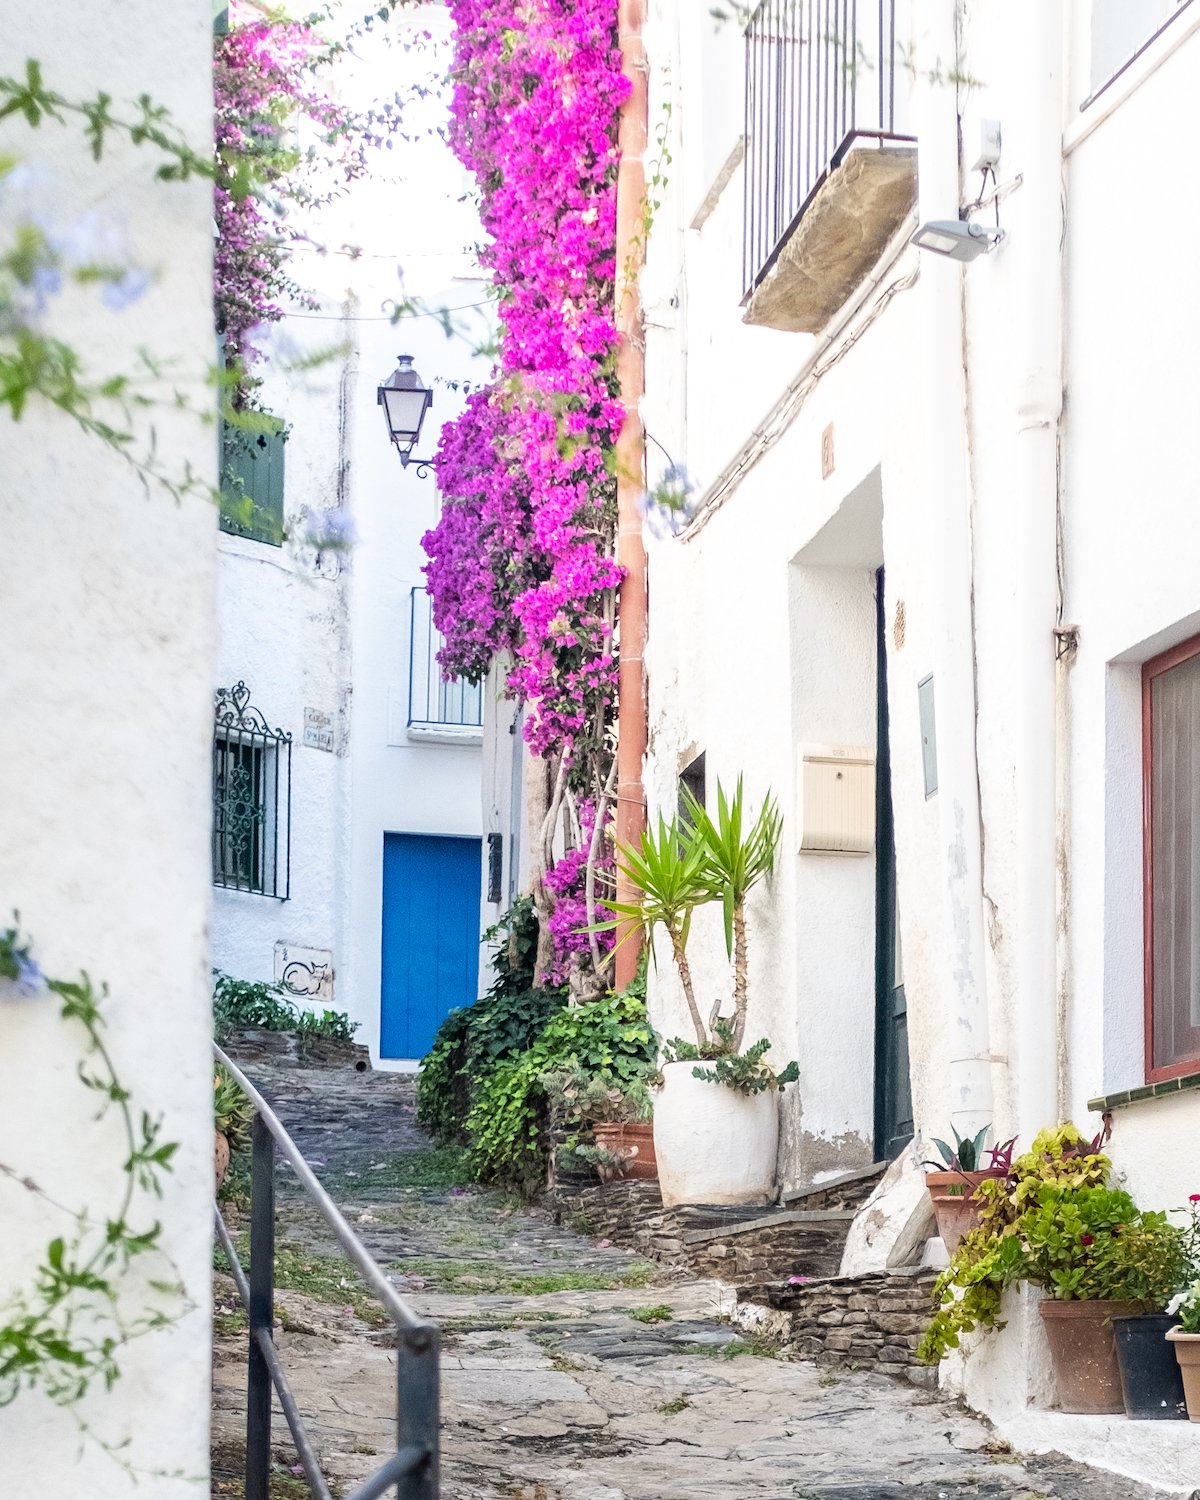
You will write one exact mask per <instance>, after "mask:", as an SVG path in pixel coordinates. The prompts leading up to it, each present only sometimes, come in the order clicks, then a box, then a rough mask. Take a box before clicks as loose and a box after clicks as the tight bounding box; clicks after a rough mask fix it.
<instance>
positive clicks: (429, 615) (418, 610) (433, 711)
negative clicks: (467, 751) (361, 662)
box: [408, 587, 483, 744]
mask: <svg viewBox="0 0 1200 1500" xmlns="http://www.w3.org/2000/svg"><path fill="white" fill-rule="evenodd" d="M444 644H445V642H444V640H443V639H442V636H441V634H440V632H439V631H438V629H437V626H436V625H434V623H433V600H432V599H431V598H430V597H429V595H428V594H427V593H426V592H425V590H424V589H423V588H420V587H416V588H414V589H413V591H412V606H411V628H410V630H409V637H408V649H409V657H408V733H409V737H410V738H413V739H435V740H442V741H459V742H465V743H467V744H478V743H479V740H480V738H481V732H482V729H483V685H482V683H478V682H468V681H467V679H466V678H465V677H451V678H446V677H443V676H442V669H441V667H440V665H439V664H438V659H437V654H438V652H439V651H440V650H441V648H442V646H443V645H444Z"/></svg>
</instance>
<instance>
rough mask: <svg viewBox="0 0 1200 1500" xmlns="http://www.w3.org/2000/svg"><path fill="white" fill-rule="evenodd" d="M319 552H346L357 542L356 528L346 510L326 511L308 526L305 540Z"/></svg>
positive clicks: (339, 507)
mask: <svg viewBox="0 0 1200 1500" xmlns="http://www.w3.org/2000/svg"><path fill="white" fill-rule="evenodd" d="M306 540H307V542H308V544H309V546H310V547H316V548H317V550H318V551H320V552H347V551H349V549H350V548H351V547H353V546H355V545H356V544H357V542H358V528H357V527H356V526H355V524H354V517H353V516H352V515H351V514H350V512H349V511H348V510H345V509H343V508H342V507H341V506H338V507H337V508H335V509H334V510H327V511H325V512H323V514H322V515H320V516H318V517H317V518H316V519H315V520H314V521H313V522H312V523H310V525H309V530H308V536H307V538H306Z"/></svg>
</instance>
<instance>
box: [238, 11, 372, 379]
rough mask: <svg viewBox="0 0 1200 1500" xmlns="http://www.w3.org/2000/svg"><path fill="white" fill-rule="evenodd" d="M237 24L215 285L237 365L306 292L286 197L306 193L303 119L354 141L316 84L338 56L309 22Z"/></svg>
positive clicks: (257, 19) (335, 138)
mask: <svg viewBox="0 0 1200 1500" xmlns="http://www.w3.org/2000/svg"><path fill="white" fill-rule="evenodd" d="M250 14H251V15H252V17H253V19H249V20H247V21H246V22H244V23H239V22H237V19H236V9H235V11H234V20H235V24H234V25H233V27H232V28H231V30H230V31H229V32H228V33H227V34H226V35H224V36H219V37H217V38H216V41H215V45H214V55H213V94H214V119H213V132H214V146H215V150H216V158H217V174H216V184H215V188H214V216H215V219H216V228H217V240H216V246H215V250H214V282H215V303H216V318H217V327H218V329H219V330H220V331H221V333H223V334H224V336H225V356H226V360H227V362H228V363H229V364H231V365H232V364H234V363H236V362H237V361H239V360H240V361H241V362H242V364H243V365H246V364H249V363H250V362H252V360H253V359H254V357H255V351H254V349H253V346H252V344H251V342H250V340H249V337H248V335H249V334H250V332H251V330H252V329H254V328H256V327H257V326H258V325H260V324H263V323H272V322H275V321H277V320H278V319H279V318H281V317H282V316H283V309H282V307H281V306H280V299H281V298H283V297H286V296H297V295H299V297H300V300H302V301H304V300H309V299H305V298H304V297H303V294H301V293H300V289H299V288H298V287H296V285H295V283H294V282H293V281H292V280H291V278H290V277H289V276H288V274H287V269H286V267H287V256H288V248H289V237H288V234H287V232H286V229H285V225H284V220H283V213H282V209H281V207H280V202H281V200H284V199H287V198H296V197H302V196H303V192H302V190H301V189H300V187H299V179H298V177H297V175H296V174H297V172H298V169H306V162H305V160H304V159H303V158H301V156H300V155H299V153H298V152H297V151H296V150H295V149H294V148H293V147H292V146H291V145H290V143H289V142H288V139H287V137H288V132H289V131H290V130H291V128H292V125H293V121H294V117H295V116H296V115H297V114H299V115H301V116H302V117H304V118H305V119H307V120H308V121H310V122H312V123H313V124H314V125H315V126H316V127H317V130H318V131H319V133H320V134H321V136H322V138H323V140H324V141H325V142H326V143H327V144H334V143H337V142H339V141H342V140H344V139H345V136H346V132H347V130H348V128H349V121H348V119H347V117H346V115H345V114H344V112H343V111H342V110H340V109H339V107H338V106H336V105H334V104H333V103H332V102H331V101H330V100H329V99H327V98H326V97H325V95H324V94H323V93H322V91H321V89H320V87H319V86H318V84H317V82H316V79H315V76H314V75H315V70H316V68H317V66H318V64H319V62H321V61H324V60H326V59H327V58H328V56H329V49H328V46H327V44H326V43H325V41H324V40H323V39H322V38H321V37H320V36H319V35H318V34H317V33H316V32H315V31H314V30H313V28H312V27H311V26H308V25H306V24H304V23H302V22H298V21H288V20H284V19H281V18H278V17H277V18H274V19H264V18H263V17H262V16H261V13H260V12H258V11H257V10H255V11H253V12H251V13H250Z"/></svg>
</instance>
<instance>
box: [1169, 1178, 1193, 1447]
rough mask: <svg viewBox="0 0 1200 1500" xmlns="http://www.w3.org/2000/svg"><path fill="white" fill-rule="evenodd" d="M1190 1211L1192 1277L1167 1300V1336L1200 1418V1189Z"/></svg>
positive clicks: (1190, 1404) (1188, 1239) (1187, 1235)
mask: <svg viewBox="0 0 1200 1500" xmlns="http://www.w3.org/2000/svg"><path fill="white" fill-rule="evenodd" d="M1189 1213H1190V1215H1191V1224H1190V1226H1189V1227H1188V1228H1187V1229H1186V1230H1185V1231H1184V1236H1185V1242H1186V1244H1187V1247H1188V1251H1189V1274H1190V1276H1191V1280H1190V1281H1189V1282H1188V1284H1187V1285H1186V1286H1185V1287H1184V1288H1183V1290H1182V1291H1181V1292H1179V1293H1178V1294H1177V1295H1176V1296H1175V1297H1173V1298H1172V1299H1171V1301H1170V1302H1169V1303H1168V1304H1167V1312H1168V1313H1170V1314H1171V1316H1172V1318H1173V1319H1174V1320H1175V1321H1174V1324H1173V1326H1172V1327H1171V1328H1170V1330H1169V1331H1168V1333H1167V1338H1168V1340H1169V1341H1170V1343H1171V1344H1172V1345H1173V1346H1174V1350H1175V1358H1176V1360H1177V1361H1178V1364H1179V1369H1180V1373H1181V1375H1182V1376H1183V1390H1184V1397H1185V1399H1186V1402H1187V1414H1188V1417H1189V1418H1190V1420H1191V1421H1193V1422H1200V1193H1193V1195H1192V1197H1191V1199H1190V1200H1189Z"/></svg>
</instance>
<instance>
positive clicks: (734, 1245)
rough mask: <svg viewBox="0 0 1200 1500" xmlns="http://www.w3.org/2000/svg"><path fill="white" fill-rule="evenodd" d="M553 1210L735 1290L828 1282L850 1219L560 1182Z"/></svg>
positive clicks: (641, 1188)
mask: <svg viewBox="0 0 1200 1500" xmlns="http://www.w3.org/2000/svg"><path fill="white" fill-rule="evenodd" d="M552 1201H553V1204H554V1207H555V1210H556V1212H557V1213H558V1214H559V1215H560V1216H562V1217H564V1218H566V1217H570V1218H572V1219H576V1218H577V1219H579V1220H581V1221H582V1222H583V1223H585V1224H586V1225H587V1226H588V1229H589V1231H590V1232H591V1233H592V1234H594V1235H597V1236H603V1237H605V1238H608V1239H611V1240H613V1241H614V1242H615V1243H616V1244H618V1245H626V1246H628V1247H629V1248H631V1249H635V1250H638V1251H639V1252H640V1253H641V1254H643V1255H650V1256H653V1257H654V1259H656V1260H664V1261H667V1262H669V1263H671V1264H674V1265H677V1266H682V1267H686V1268H687V1270H688V1271H690V1272H691V1273H692V1274H693V1275H698V1276H711V1277H713V1278H714V1279H716V1280H718V1281H724V1282H727V1283H729V1284H730V1285H732V1286H739V1285H741V1284H743V1283H745V1282H762V1281H767V1280H773V1279H775V1278H781V1279H786V1278H787V1277H788V1276H832V1275H834V1274H836V1272H837V1271H838V1269H839V1267H840V1266H841V1261H842V1249H843V1247H844V1246H845V1243H846V1236H847V1234H848V1233H849V1232H850V1224H851V1222H852V1220H853V1218H854V1213H853V1211H852V1210H850V1209H832V1210H827V1211H821V1212H817V1211H812V1210H808V1209H803V1208H801V1209H792V1208H771V1207H769V1206H763V1205H762V1204H759V1205H746V1206H739V1207H731V1206H728V1205H724V1204H711V1203H701V1204H686V1205H680V1206H679V1207H676V1208H665V1207H664V1206H663V1201H662V1198H661V1196H660V1194H659V1191H658V1184H657V1183H655V1182H645V1181H640V1182H622V1183H609V1184H607V1185H605V1186H601V1185H600V1184H597V1183H595V1182H593V1183H592V1184H591V1185H590V1186H588V1187H576V1186H575V1185H573V1184H569V1183H557V1184H556V1185H555V1188H554V1194H553V1200H552Z"/></svg>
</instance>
